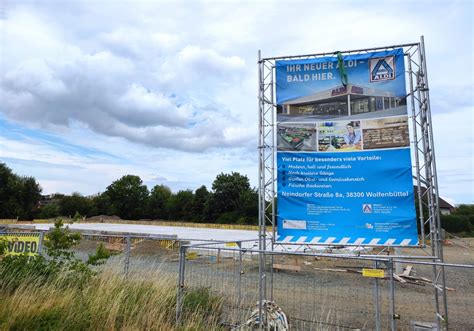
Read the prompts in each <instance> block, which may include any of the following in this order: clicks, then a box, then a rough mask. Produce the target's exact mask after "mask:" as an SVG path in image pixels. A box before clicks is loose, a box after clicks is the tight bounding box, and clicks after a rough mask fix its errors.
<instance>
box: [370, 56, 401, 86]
mask: <svg viewBox="0 0 474 331" xmlns="http://www.w3.org/2000/svg"><path fill="white" fill-rule="evenodd" d="M369 69H370V81H371V82H381V81H384V80H391V79H395V57H394V56H387V57H383V58H374V59H370V60H369Z"/></svg>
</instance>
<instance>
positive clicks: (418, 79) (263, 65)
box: [258, 36, 448, 329]
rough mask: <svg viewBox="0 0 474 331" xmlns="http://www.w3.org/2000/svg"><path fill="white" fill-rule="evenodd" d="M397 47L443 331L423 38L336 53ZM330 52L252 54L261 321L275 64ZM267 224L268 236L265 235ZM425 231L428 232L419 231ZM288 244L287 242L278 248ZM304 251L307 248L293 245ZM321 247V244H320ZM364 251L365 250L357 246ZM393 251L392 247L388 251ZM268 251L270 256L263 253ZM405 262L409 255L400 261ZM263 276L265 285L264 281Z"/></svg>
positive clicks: (271, 187)
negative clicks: (400, 53)
mask: <svg viewBox="0 0 474 331" xmlns="http://www.w3.org/2000/svg"><path fill="white" fill-rule="evenodd" d="M396 48H403V50H404V55H405V64H406V74H405V77H406V80H407V87H408V94H407V96H406V97H407V106H408V108H411V115H410V111H409V117H410V118H411V121H412V125H411V137H410V138H411V151H412V155H413V160H412V162H413V168H414V169H413V170H414V171H413V172H414V175H413V177H414V180H415V182H416V185H417V190H418V192H417V194H416V196H417V200H418V208H419V220H418V222H419V227H420V232H419V235H420V243H419V247H420V248H421V249H423V250H424V249H425V248H427V247H428V246H430V247H431V251H430V252H429V253H428V254H429V256H428V258H431V259H432V260H433V261H438V262H441V265H433V277H434V280H433V281H434V283H435V286H434V296H435V309H436V321H437V324H438V328H439V329H441V328H443V327H446V328H447V321H448V318H447V317H448V307H447V299H446V293H445V292H446V291H445V290H444V289H445V272H444V267H443V266H442V263H443V262H444V261H443V247H442V239H443V238H442V236H441V222H440V214H439V205H438V203H439V193H438V179H437V175H436V161H435V151H434V141H433V129H432V121H431V109H430V97H429V87H428V74H427V67H426V53H425V44H424V38H423V36H421V37H420V42H418V43H410V44H401V45H392V46H385V47H373V48H366V49H358V50H347V51H341V52H340V53H341V54H342V55H349V54H364V53H368V52H374V51H383V50H392V49H396ZM334 54H335V53H334V52H326V53H318V54H307V55H294V56H277V57H269V58H262V56H261V51H259V52H258V80H259V84H258V86H259V88H258V108H259V145H258V150H259V175H258V176H259V188H258V192H259V251H260V253H259V255H260V259H259V314H260V318H261V319H260V320H261V321H265V320H266V318H265V316H263V314H264V312H265V311H266V309H265V302H266V300H267V299H270V300H271V299H272V298H273V256H274V254H272V253H273V251H274V247H276V246H278V245H280V244H279V243H278V242H277V241H276V222H275V220H276V210H275V198H276V189H275V185H276V171H275V163H276V162H275V159H276V100H275V62H276V61H277V60H289V59H312V58H319V57H324V56H334ZM267 225H270V226H271V227H272V231H271V232H270V233H269V232H267ZM425 227H426V228H427V229H429V231H426V230H425ZM284 244H285V245H288V244H289V243H286V242H285V243H284ZM298 245H300V246H304V247H308V248H309V247H310V245H308V244H304V245H302V244H298ZM324 245H326V246H327V244H324ZM357 246H362V247H364V246H366V245H363V244H362V245H357ZM392 247H393V246H392ZM268 250H270V251H271V252H272V253H270V252H269V253H270V254H267V253H266V252H267V251H268ZM267 255H269V256H270V257H271V261H272V267H270V268H269V270H267V267H266V265H265V261H266V256H267ZM406 258H409V256H406ZM267 277H268V278H269V279H268V282H267ZM393 317H394V318H393V323H392V329H395V328H396V326H395V316H393Z"/></svg>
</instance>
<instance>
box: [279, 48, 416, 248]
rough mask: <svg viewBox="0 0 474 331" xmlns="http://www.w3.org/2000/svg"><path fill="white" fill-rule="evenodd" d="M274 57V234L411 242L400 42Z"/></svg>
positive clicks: (284, 238) (288, 238)
mask: <svg viewBox="0 0 474 331" xmlns="http://www.w3.org/2000/svg"><path fill="white" fill-rule="evenodd" d="M342 63H343V64H344V68H345V71H346V72H347V77H348V81H347V83H346V82H344V83H346V84H343V80H342V77H341V72H342V71H341V70H340V68H339V66H340V64H341V62H340V61H338V59H337V57H336V56H332V57H321V58H312V59H306V60H291V61H277V63H276V83H277V84H276V97H277V103H278V106H277V149H278V151H277V166H278V177H277V178H278V191H277V196H278V211H277V222H278V238H277V240H278V241H281V242H298V243H326V244H341V245H343V244H359V245H417V244H418V234H417V223H416V213H415V208H414V194H413V182H412V171H411V159H410V147H409V146H410V139H409V131H408V116H407V107H406V92H405V91H406V89H405V75H404V72H405V70H404V59H403V50H402V49H396V50H393V51H384V52H374V53H366V54H358V55H350V56H345V57H343V62H342Z"/></svg>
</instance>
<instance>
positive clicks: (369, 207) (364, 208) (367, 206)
mask: <svg viewBox="0 0 474 331" xmlns="http://www.w3.org/2000/svg"><path fill="white" fill-rule="evenodd" d="M362 212H363V213H364V214H372V204H363V205H362Z"/></svg>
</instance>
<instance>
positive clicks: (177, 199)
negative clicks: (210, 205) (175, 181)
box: [167, 190, 194, 221]
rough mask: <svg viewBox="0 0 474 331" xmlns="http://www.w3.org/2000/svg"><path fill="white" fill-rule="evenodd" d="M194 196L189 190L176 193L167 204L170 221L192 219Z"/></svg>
mask: <svg viewBox="0 0 474 331" xmlns="http://www.w3.org/2000/svg"><path fill="white" fill-rule="evenodd" d="M193 198H194V194H193V192H192V191H191V190H186V191H178V193H176V194H173V195H172V196H171V199H170V200H169V202H168V206H167V209H168V214H169V217H170V219H172V220H182V221H190V220H191V219H192V208H193Z"/></svg>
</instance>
